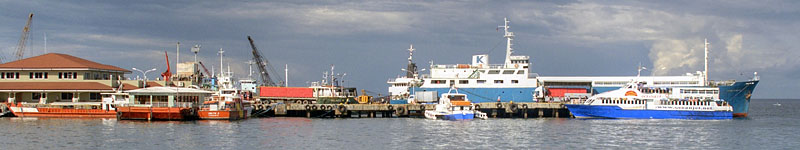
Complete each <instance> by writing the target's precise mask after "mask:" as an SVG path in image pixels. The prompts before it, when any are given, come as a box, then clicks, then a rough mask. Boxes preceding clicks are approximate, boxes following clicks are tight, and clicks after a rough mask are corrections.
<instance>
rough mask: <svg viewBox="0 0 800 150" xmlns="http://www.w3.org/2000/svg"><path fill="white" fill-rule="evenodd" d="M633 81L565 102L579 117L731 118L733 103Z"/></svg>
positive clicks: (574, 114)
mask: <svg viewBox="0 0 800 150" xmlns="http://www.w3.org/2000/svg"><path fill="white" fill-rule="evenodd" d="M641 85H642V84H641V83H640V82H630V83H628V84H627V85H626V86H623V87H622V88H620V89H617V90H612V91H608V92H605V93H600V94H597V95H594V96H592V97H590V98H589V99H588V100H586V101H585V102H583V103H578V104H565V106H566V107H567V109H569V111H570V112H571V113H572V115H573V116H575V117H576V118H624V119H731V118H732V117H733V107H732V106H731V105H729V103H728V102H727V101H723V100H720V99H685V98H682V97H681V96H680V93H675V92H680V91H685V90H688V89H682V90H680V91H678V90H672V89H671V88H647V87H642V86H641Z"/></svg>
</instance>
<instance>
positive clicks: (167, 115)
mask: <svg viewBox="0 0 800 150" xmlns="http://www.w3.org/2000/svg"><path fill="white" fill-rule="evenodd" d="M116 117H117V119H119V120H193V119H196V118H197V114H196V113H195V112H194V109H193V108H183V107H118V108H117V116H116Z"/></svg>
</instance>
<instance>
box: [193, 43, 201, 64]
mask: <svg viewBox="0 0 800 150" xmlns="http://www.w3.org/2000/svg"><path fill="white" fill-rule="evenodd" d="M192 52H193V53H194V62H195V63H197V53H198V52H200V45H194V47H192Z"/></svg>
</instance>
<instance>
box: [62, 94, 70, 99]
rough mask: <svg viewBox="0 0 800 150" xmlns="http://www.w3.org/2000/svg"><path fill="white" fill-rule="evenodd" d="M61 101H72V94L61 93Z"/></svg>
mask: <svg viewBox="0 0 800 150" xmlns="http://www.w3.org/2000/svg"><path fill="white" fill-rule="evenodd" d="M61 99H72V93H61Z"/></svg>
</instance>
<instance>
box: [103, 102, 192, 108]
mask: <svg viewBox="0 0 800 150" xmlns="http://www.w3.org/2000/svg"><path fill="white" fill-rule="evenodd" d="M117 106H121V107H180V108H193V107H196V105H195V104H194V103H193V102H175V103H174V104H173V105H169V102H153V103H150V102H145V103H144V104H118V105H117Z"/></svg>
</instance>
